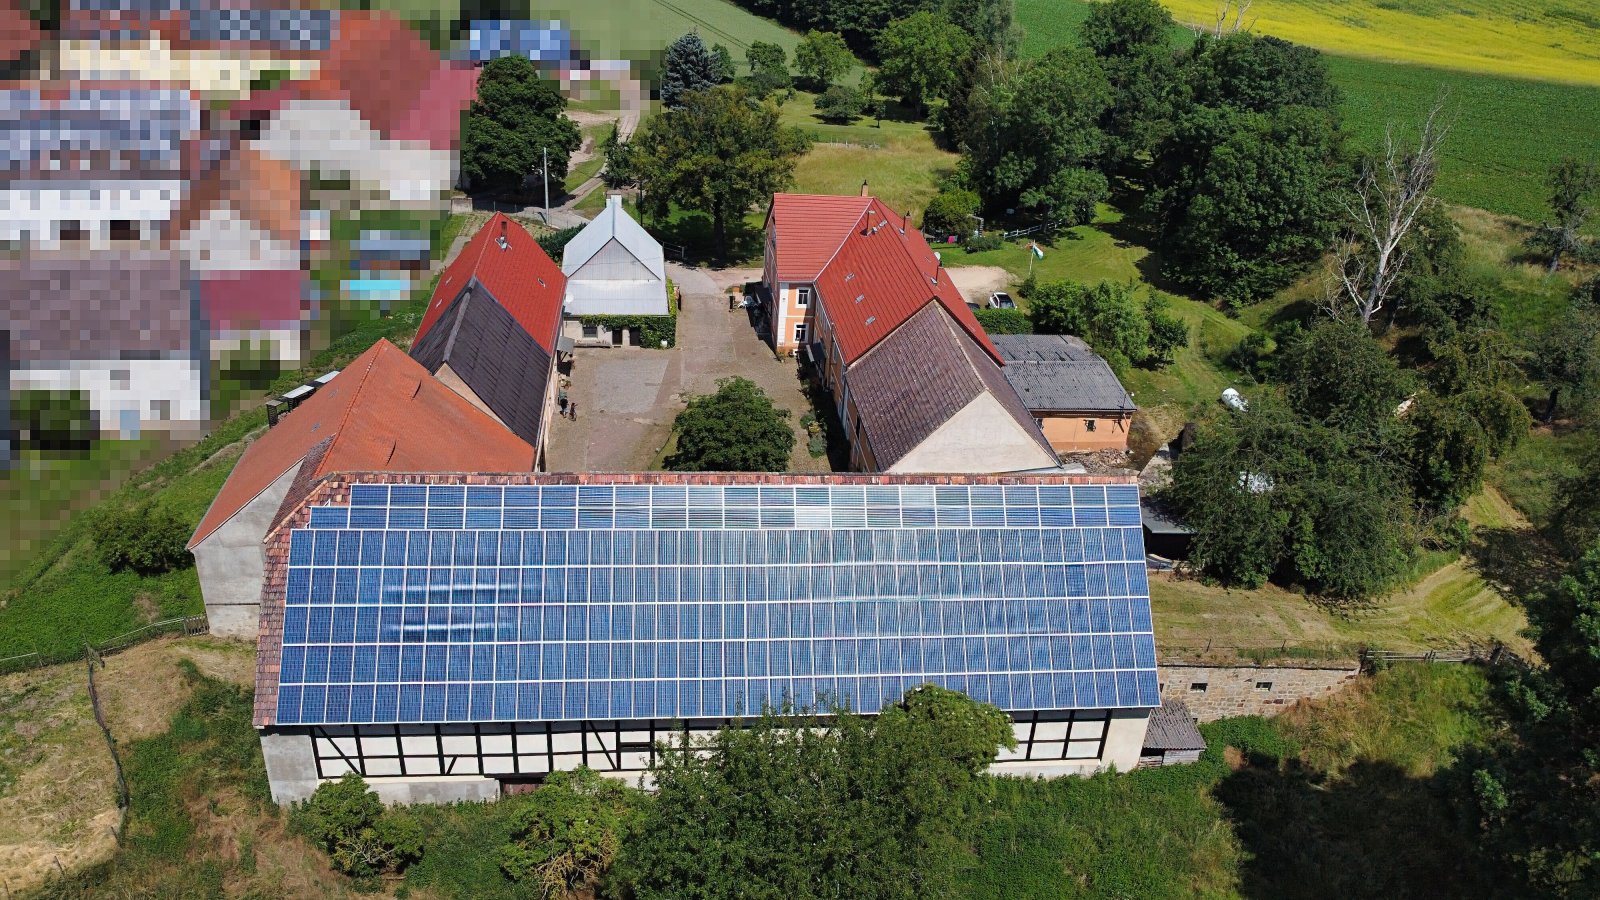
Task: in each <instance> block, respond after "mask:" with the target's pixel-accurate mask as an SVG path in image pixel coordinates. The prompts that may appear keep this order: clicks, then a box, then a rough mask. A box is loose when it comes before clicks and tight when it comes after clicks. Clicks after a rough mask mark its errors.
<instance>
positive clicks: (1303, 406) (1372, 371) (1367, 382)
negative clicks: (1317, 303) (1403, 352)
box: [1276, 319, 1412, 439]
mask: <svg viewBox="0 0 1600 900" xmlns="http://www.w3.org/2000/svg"><path fill="white" fill-rule="evenodd" d="M1276 372H1277V378H1278V381H1280V382H1282V383H1283V386H1284V394H1285V396H1286V397H1287V398H1288V400H1289V405H1290V406H1292V407H1293V408H1294V409H1295V411H1296V412H1298V413H1300V414H1301V415H1303V416H1306V417H1308V418H1310V419H1312V420H1315V421H1318V422H1325V423H1327V424H1328V425H1331V426H1333V427H1335V428H1339V429H1342V430H1344V431H1347V432H1352V433H1355V434H1363V435H1368V436H1370V437H1371V438H1373V439H1377V438H1379V437H1380V436H1381V435H1383V434H1384V433H1385V432H1386V431H1387V430H1388V429H1389V428H1390V427H1391V426H1392V424H1393V422H1394V418H1395V415H1394V411H1395V408H1396V407H1397V406H1398V405H1399V404H1400V401H1402V400H1404V399H1405V398H1406V395H1407V394H1409V393H1411V390H1412V387H1411V381H1410V379H1409V378H1408V377H1407V376H1406V374H1405V373H1404V372H1402V371H1401V370H1400V367H1399V366H1397V365H1395V362H1394V360H1393V359H1392V358H1391V357H1390V356H1389V354H1388V353H1385V352H1384V349H1383V348H1382V347H1381V346H1379V344H1378V342H1377V341H1376V340H1374V339H1373V338H1372V335H1371V334H1370V333H1368V332H1367V330H1366V328H1365V327H1363V326H1362V325H1361V324H1360V323H1352V322H1340V321H1337V320H1332V319H1323V320H1322V321H1320V322H1318V323H1316V324H1315V325H1313V326H1312V327H1311V328H1310V329H1308V330H1306V331H1304V332H1302V333H1301V334H1300V335H1299V336H1297V337H1296V338H1294V339H1293V340H1291V341H1289V342H1288V343H1287V344H1286V345H1285V346H1282V347H1279V348H1278V355H1277V368H1276Z"/></svg>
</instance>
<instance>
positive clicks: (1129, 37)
mask: <svg viewBox="0 0 1600 900" xmlns="http://www.w3.org/2000/svg"><path fill="white" fill-rule="evenodd" d="M1173 26H1174V22H1173V20H1172V15H1171V14H1170V13H1168V12H1167V11H1166V9H1165V8H1164V7H1162V5H1161V4H1160V3H1158V2H1157V0H1109V2H1105V3H1096V4H1094V5H1093V6H1091V7H1090V8H1089V16H1088V18H1087V19H1085V20H1084V23H1083V26H1082V28H1081V30H1080V34H1081V35H1082V38H1083V43H1084V46H1086V47H1088V48H1089V49H1090V50H1091V51H1092V52H1093V53H1094V55H1095V56H1096V57H1098V58H1099V60H1100V66H1101V68H1102V69H1103V70H1104V71H1105V73H1106V77H1107V79H1108V80H1109V82H1110V84H1111V90H1112V102H1111V104H1110V105H1109V106H1108V107H1107V108H1106V110H1105V112H1104V113H1103V114H1102V115H1101V118H1100V126H1101V128H1102V129H1103V130H1104V131H1105V133H1106V135H1107V139H1108V140H1107V148H1106V151H1107V152H1106V155H1107V161H1108V162H1109V163H1111V164H1112V165H1115V166H1118V167H1121V168H1130V167H1132V166H1133V164H1134V162H1135V160H1137V159H1140V158H1142V157H1144V156H1148V155H1149V154H1150V153H1151V152H1152V151H1153V150H1154V149H1155V147H1156V145H1157V144H1158V143H1159V142H1160V140H1161V138H1163V137H1164V136H1166V134H1167V133H1168V131H1169V130H1170V129H1171V124H1172V117H1173V115H1174V112H1175V108H1176V104H1177V97H1178V93H1179V89H1180V87H1181V84H1180V79H1179V77H1178V66H1177V62H1176V60H1175V59H1174V56H1173V52H1172V48H1171V45H1170V43H1169V33H1170V32H1171V30H1172V28H1173Z"/></svg>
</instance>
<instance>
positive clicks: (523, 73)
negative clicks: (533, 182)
mask: <svg viewBox="0 0 1600 900" xmlns="http://www.w3.org/2000/svg"><path fill="white" fill-rule="evenodd" d="M566 105H567V101H566V99H565V98H564V97H562V96H561V91H560V90H559V89H558V88H557V87H556V85H555V83H554V82H552V81H549V80H546V79H544V78H541V77H539V70H538V69H536V68H534V65H533V63H532V62H531V61H529V60H528V58H527V57H524V56H502V57H500V58H499V59H494V60H490V62H489V64H488V65H486V66H484V67H483V73H482V75H480V76H479V78H478V97H477V99H476V100H474V101H473V102H472V105H471V106H470V107H469V108H468V110H467V117H466V122H465V125H464V126H463V128H462V132H461V173H462V175H464V176H466V178H467V179H468V180H469V181H470V183H471V185H472V188H473V189H474V190H488V191H492V192H497V193H507V194H517V193H520V192H521V191H522V189H523V186H524V184H525V183H526V181H527V179H528V178H529V177H530V176H532V175H534V174H538V175H539V176H540V177H541V178H542V179H544V180H547V181H548V182H550V183H553V184H557V185H559V184H560V183H561V182H562V180H563V179H565V178H566V177H567V161H568V159H569V157H571V155H572V153H573V152H575V151H576V150H577V149H578V148H579V147H581V146H583V134H582V132H580V131H579V130H578V126H577V124H576V123H574V122H573V121H572V120H571V119H569V118H567V117H566V115H565V113H564V111H565V109H566ZM546 159H548V161H549V168H548V169H545V168H544V166H545V161H546Z"/></svg>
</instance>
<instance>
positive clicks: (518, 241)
mask: <svg viewBox="0 0 1600 900" xmlns="http://www.w3.org/2000/svg"><path fill="white" fill-rule="evenodd" d="M502 237H503V238H505V241H506V245H507V246H506V248H505V249H501V247H500V239H501V238H502ZM474 281H476V282H477V283H478V284H480V285H482V286H483V287H484V288H486V289H487V290H488V292H489V293H490V294H491V295H492V296H493V297H494V299H495V300H496V301H498V302H499V303H500V305H501V306H503V307H505V309H506V311H507V312H509V313H511V315H512V317H513V318H515V319H516V320H517V322H518V323H519V324H520V325H521V326H522V327H523V329H524V330H526V331H527V332H528V336H529V337H532V338H533V339H534V340H535V341H538V342H539V346H541V347H543V348H544V349H545V352H547V353H550V354H552V355H553V354H554V353H555V346H556V335H557V332H558V331H559V330H560V328H561V298H562V296H563V294H565V292H566V285H567V278H566V276H565V275H562V274H561V267H560V266H558V265H556V264H555V262H554V261H553V260H551V259H550V257H549V256H548V255H547V254H546V253H545V252H544V248H542V247H540V246H539V244H538V242H537V241H535V240H534V239H533V235H531V234H529V233H528V232H527V230H526V229H524V228H523V227H522V226H521V225H518V224H517V223H516V222H514V221H512V220H511V219H510V218H509V217H507V216H506V215H505V214H504V213H495V214H494V217H493V218H491V219H490V220H489V221H488V223H487V224H485V225H484V226H483V228H481V229H479V230H478V233H477V234H476V235H474V236H473V238H472V240H470V241H468V242H467V245H466V246H465V247H462V248H461V255H460V256H457V257H456V260H455V262H453V263H451V264H450V265H449V267H448V268H446V269H445V270H444V274H443V275H441V276H440V277H439V283H438V284H437V285H436V286H435V287H434V289H433V298H432V299H431V300H429V301H428V311H427V312H426V313H424V314H423V316H422V324H421V325H419V326H418V327H417V336H416V338H415V340H413V342H412V344H413V346H415V344H416V343H418V342H420V341H421V340H422V337H423V335H425V334H427V333H428V329H430V328H432V327H433V324H434V323H435V322H437V321H439V317H440V316H442V315H444V312H445V310H446V309H448V308H449V306H450V304H452V303H454V302H455V301H456V299H457V298H458V297H460V296H461V291H462V290H463V289H464V288H466V287H467V286H468V285H469V284H472V283H473V282H474Z"/></svg>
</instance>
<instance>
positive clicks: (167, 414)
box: [150, 400, 172, 422]
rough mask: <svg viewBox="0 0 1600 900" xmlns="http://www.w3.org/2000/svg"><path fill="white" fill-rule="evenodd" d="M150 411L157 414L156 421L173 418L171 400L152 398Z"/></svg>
mask: <svg viewBox="0 0 1600 900" xmlns="http://www.w3.org/2000/svg"><path fill="white" fill-rule="evenodd" d="M150 411H151V412H152V413H154V414H155V417H156V421H158V422H165V421H167V420H168V419H170V418H172V401H171V400H151V401H150Z"/></svg>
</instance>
